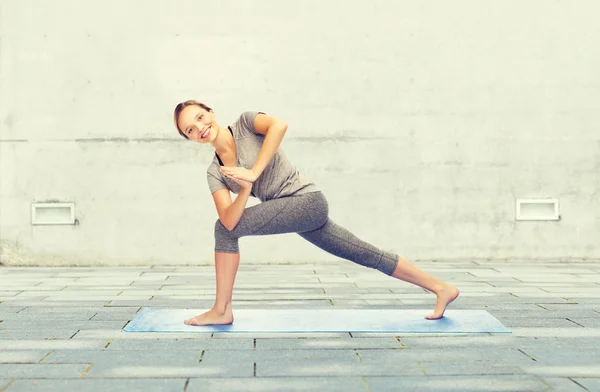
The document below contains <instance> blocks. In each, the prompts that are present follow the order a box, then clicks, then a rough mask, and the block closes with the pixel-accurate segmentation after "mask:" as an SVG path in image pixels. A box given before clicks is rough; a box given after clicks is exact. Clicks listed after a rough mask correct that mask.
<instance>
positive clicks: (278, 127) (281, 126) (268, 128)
mask: <svg viewBox="0 0 600 392" xmlns="http://www.w3.org/2000/svg"><path fill="white" fill-rule="evenodd" d="M287 127H288V126H287V124H286V123H285V122H283V121H281V120H280V119H278V118H276V117H273V116H268V115H266V114H263V113H259V114H257V115H256V118H255V119H254V130H255V131H256V132H257V133H260V134H263V135H265V140H264V142H263V145H262V147H261V148H260V151H259V152H258V157H257V158H256V161H255V162H254V165H253V166H252V171H253V172H254V174H256V177H260V175H261V174H262V172H263V170H265V167H267V165H268V164H269V162H271V159H273V156H274V155H275V151H277V149H278V148H279V145H280V144H281V140H282V139H283V135H285V132H286V131H287Z"/></svg>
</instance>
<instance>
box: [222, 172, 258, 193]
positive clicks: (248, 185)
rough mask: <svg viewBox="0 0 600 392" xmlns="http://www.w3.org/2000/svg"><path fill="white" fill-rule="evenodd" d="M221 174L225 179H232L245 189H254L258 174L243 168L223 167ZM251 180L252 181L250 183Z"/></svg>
mask: <svg viewBox="0 0 600 392" xmlns="http://www.w3.org/2000/svg"><path fill="white" fill-rule="evenodd" d="M221 172H222V173H223V175H225V177H229V178H231V179H232V180H233V181H234V182H235V183H237V184H239V185H240V186H241V187H242V188H244V189H252V186H253V185H254V184H253V183H254V181H256V174H254V172H253V171H252V170H248V169H246V168H243V167H227V166H221ZM248 172H249V173H248ZM240 173H241V174H240ZM249 179H252V181H249Z"/></svg>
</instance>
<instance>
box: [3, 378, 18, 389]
mask: <svg viewBox="0 0 600 392" xmlns="http://www.w3.org/2000/svg"><path fill="white" fill-rule="evenodd" d="M15 380H16V378H11V379H10V381H9V382H8V384H6V385H5V386H3V387H0V392H3V391H6V388H8V387H10V384H12V383H13V382H15Z"/></svg>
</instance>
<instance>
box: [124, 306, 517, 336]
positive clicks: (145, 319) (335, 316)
mask: <svg viewBox="0 0 600 392" xmlns="http://www.w3.org/2000/svg"><path fill="white" fill-rule="evenodd" d="M206 310H207V309H156V308H144V309H142V311H141V312H140V313H139V314H138V315H137V316H136V317H135V319H133V320H132V321H131V322H130V323H129V324H127V325H126V326H125V328H124V330H125V331H127V332H259V333H263V332H265V333H280V332H283V333H286V332H290V333H291V332H296V333H298V332H300V333H302V332H396V333H403V334H405V333H415V334H422V333H449V334H453V333H463V334H464V333H511V332H510V330H509V329H508V328H506V327H505V326H504V325H502V323H501V322H500V321H498V320H497V319H496V318H495V317H494V316H492V315H491V314H489V313H488V312H487V311H485V310H453V309H449V310H446V312H445V314H444V317H443V318H441V319H439V320H426V319H424V318H423V317H424V316H425V315H428V314H430V313H431V309H429V310H425V309H423V310H415V309H407V310H402V309H322V308H321V309H238V310H235V311H234V313H233V315H234V317H235V321H234V323H233V324H232V325H208V326H191V325H186V324H184V322H183V321H184V320H187V319H189V318H192V317H194V316H196V315H199V314H202V313H204V312H206Z"/></svg>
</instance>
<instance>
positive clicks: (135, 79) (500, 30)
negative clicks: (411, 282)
mask: <svg viewBox="0 0 600 392" xmlns="http://www.w3.org/2000/svg"><path fill="white" fill-rule="evenodd" d="M599 13H600V3H598V2H597V1H593V0H587V1H584V0H582V1H547V0H526V1H516V0H510V1H507V0H502V1H500V0H498V1H492V0H490V1H480V0H458V1H452V2H450V1H444V0H438V1H432V0H429V1H418V2H416V1H397V0H387V1H383V0H374V1H369V2H363V1H346V2H340V1H334V0H303V1H280V0H253V1H234V0H227V1H191V0H175V1H171V2H167V1H147V0H146V1H141V0H135V1H129V0H128V1H122V0H105V1H89V0H70V1H67V0H53V1H43V0H2V1H0V29H1V30H0V153H1V160H0V163H1V168H0V175H1V180H0V207H1V209H0V218H1V225H0V237H1V238H0V241H1V251H2V253H1V261H2V262H3V263H4V264H9V265H16V264H44V265H56V264H77V265H100V264H112V265H116V264H146V263H153V264H204V263H212V259H213V244H214V241H213V228H214V223H215V220H216V219H217V214H216V211H215V208H214V204H213V201H212V198H211V196H210V192H209V190H208V187H207V184H206V176H205V170H206V167H207V165H208V164H209V162H210V161H211V160H212V156H213V155H212V154H213V151H212V149H211V148H210V147H208V146H201V145H198V144H194V143H190V142H187V143H186V142H184V141H183V139H181V138H180V137H179V136H178V134H177V133H176V131H175V129H174V127H173V125H172V110H173V108H174V106H175V104H176V103H178V102H180V101H182V100H186V99H199V100H203V101H205V102H206V103H207V104H209V105H211V106H212V107H213V108H214V109H215V111H216V113H217V118H218V119H219V120H220V123H221V124H222V125H227V124H229V123H231V122H233V121H235V119H236V118H237V117H238V116H239V114H240V113H241V112H243V111H245V110H261V111H265V112H267V113H269V114H272V115H274V116H277V117H279V118H281V119H284V120H285V121H287V122H288V124H289V129H288V132H287V134H286V136H285V139H284V141H283V144H282V148H283V149H284V151H285V152H286V154H287V155H288V157H290V159H291V160H292V161H293V162H294V163H295V164H296V166H297V167H298V169H299V170H300V171H301V172H303V173H305V174H306V175H307V176H309V177H310V178H312V179H313V180H315V181H316V182H317V184H318V185H319V186H320V187H321V189H322V190H323V191H324V192H325V194H326V196H327V197H328V200H329V203H330V216H331V218H332V219H333V220H334V221H336V222H337V223H339V224H341V225H343V226H345V227H347V228H349V229H350V230H352V231H353V232H354V233H355V234H356V235H358V236H359V237H361V238H363V239H365V240H367V241H370V242H372V243H373V244H375V245H377V246H380V247H381V248H383V249H386V250H393V251H396V252H398V253H400V254H401V255H403V256H405V257H407V258H409V259H411V260H422V259H427V260H429V259H435V260H452V259H461V260H464V259H469V260H478V259H498V258H500V259H515V260H519V259H540V260H541V259H587V258H599V257H600V248H599V247H598V246H597V241H598V239H597V237H598V232H600V219H598V217H599V211H600V199H599V188H600V129H599V128H600V119H599V114H598V113H599V112H600V72H598V70H599V69H600V45H599V44H598V42H600V28H599V27H598V26H599V24H598V23H597V17H596V15H598V14H599ZM517 198H557V199H558V200H559V202H560V213H561V216H562V219H561V220H560V221H533V222H522V221H516V220H515V200H516V199H517ZM44 201H65V202H74V203H75V206H76V218H77V222H78V224H77V225H71V226H32V225H31V204H32V203H33V202H44ZM254 204H256V203H251V204H250V205H254ZM240 246H241V250H242V260H243V262H305V261H332V260H339V259H337V258H335V257H334V256H331V255H328V254H327V253H325V252H323V251H321V250H320V249H317V248H314V247H313V246H312V245H310V244H308V243H306V242H304V240H303V239H301V238H300V237H299V236H297V235H295V234H285V235H279V236H270V237H262V238H257V237H250V238H244V239H242V240H241V241H240Z"/></svg>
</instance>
